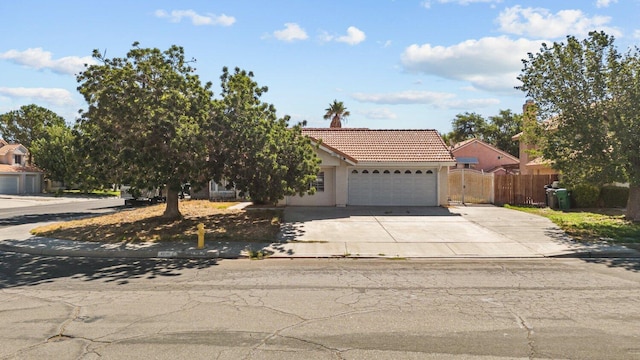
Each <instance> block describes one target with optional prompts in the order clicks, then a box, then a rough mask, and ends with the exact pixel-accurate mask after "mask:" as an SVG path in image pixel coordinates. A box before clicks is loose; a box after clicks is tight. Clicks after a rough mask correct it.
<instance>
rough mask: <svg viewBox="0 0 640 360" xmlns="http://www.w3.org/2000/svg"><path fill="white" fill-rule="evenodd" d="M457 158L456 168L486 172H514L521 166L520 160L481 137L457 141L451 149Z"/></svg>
mask: <svg viewBox="0 0 640 360" xmlns="http://www.w3.org/2000/svg"><path fill="white" fill-rule="evenodd" d="M451 152H452V153H453V156H454V157H455V158H456V161H457V165H456V168H465V169H474V170H478V171H482V172H485V173H494V174H500V175H502V174H513V173H515V172H517V171H518V169H519V167H520V160H519V159H518V158H517V157H515V156H513V155H511V154H509V153H507V152H504V151H502V150H500V149H498V148H496V147H495V146H493V145H491V144H487V143H486V142H484V141H482V140H480V139H475V138H474V139H469V140H465V141H463V142H460V143H457V144H455V145H454V146H453V148H452V149H451Z"/></svg>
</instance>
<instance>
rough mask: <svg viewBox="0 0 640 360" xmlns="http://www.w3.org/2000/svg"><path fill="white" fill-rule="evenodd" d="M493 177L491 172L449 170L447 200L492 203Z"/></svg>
mask: <svg viewBox="0 0 640 360" xmlns="http://www.w3.org/2000/svg"><path fill="white" fill-rule="evenodd" d="M493 178H494V176H493V174H487V173H483V172H481V171H477V170H473V169H452V170H449V201H451V202H457V203H474V204H490V203H492V202H493V188H494V185H493ZM463 179H464V182H463Z"/></svg>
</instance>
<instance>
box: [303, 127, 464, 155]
mask: <svg viewBox="0 0 640 360" xmlns="http://www.w3.org/2000/svg"><path fill="white" fill-rule="evenodd" d="M302 133H303V134H304V135H307V136H309V137H310V138H311V139H313V140H314V141H316V142H318V141H321V142H322V144H325V145H328V146H329V147H331V148H333V149H336V150H338V151H340V152H342V153H344V154H346V155H348V156H349V157H351V158H353V159H355V160H356V161H357V162H455V159H454V158H453V155H451V152H450V151H449V149H448V148H447V146H446V145H445V143H444V141H442V138H441V137H440V135H439V134H438V132H437V131H436V130H375V129H359V128H339V129H336V128H315V129H314V128H304V129H302Z"/></svg>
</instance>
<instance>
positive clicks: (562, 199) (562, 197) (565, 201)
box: [556, 189, 570, 210]
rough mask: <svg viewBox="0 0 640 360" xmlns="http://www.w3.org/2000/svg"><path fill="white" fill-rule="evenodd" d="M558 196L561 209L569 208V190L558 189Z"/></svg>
mask: <svg viewBox="0 0 640 360" xmlns="http://www.w3.org/2000/svg"><path fill="white" fill-rule="evenodd" d="M556 197H557V198H558V208H559V209H560V210H568V209H569V207H570V204H569V192H568V191H567V189H557V190H556Z"/></svg>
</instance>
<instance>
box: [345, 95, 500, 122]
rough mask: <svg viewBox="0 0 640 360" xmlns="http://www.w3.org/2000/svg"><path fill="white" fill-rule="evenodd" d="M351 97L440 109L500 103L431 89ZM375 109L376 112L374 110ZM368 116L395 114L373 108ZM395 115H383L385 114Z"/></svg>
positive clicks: (388, 103)
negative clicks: (466, 97)
mask: <svg viewBox="0 0 640 360" xmlns="http://www.w3.org/2000/svg"><path fill="white" fill-rule="evenodd" d="M351 97H352V98H353V99H355V100H357V101H360V102H367V103H374V104H384V105H411V104H418V105H430V106H432V107H434V108H438V109H462V110H468V109H477V108H483V107H488V106H495V105H498V104H499V103H500V101H499V100H498V99H492V98H489V99H459V98H458V97H457V95H456V94H452V93H444V92H431V91H401V92H395V93H383V94H365V93H355V94H351ZM374 111H375V112H374ZM363 113H364V114H365V115H367V117H370V118H372V119H375V118H376V117H375V116H379V117H377V118H379V119H382V118H387V119H395V114H393V113H392V112H391V111H390V110H388V109H379V110H373V111H371V112H369V113H367V112H363ZM385 115H387V116H393V117H383V116H385Z"/></svg>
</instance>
